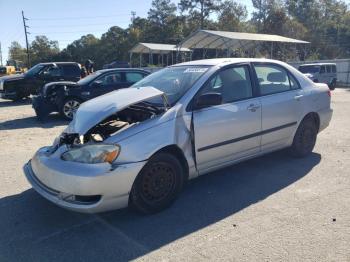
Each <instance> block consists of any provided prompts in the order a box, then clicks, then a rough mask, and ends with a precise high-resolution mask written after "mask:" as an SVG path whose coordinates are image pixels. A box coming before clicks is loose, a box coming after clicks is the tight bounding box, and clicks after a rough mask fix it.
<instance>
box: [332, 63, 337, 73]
mask: <svg viewBox="0 0 350 262" xmlns="http://www.w3.org/2000/svg"><path fill="white" fill-rule="evenodd" d="M336 72H337V67H336V66H335V65H332V73H336Z"/></svg>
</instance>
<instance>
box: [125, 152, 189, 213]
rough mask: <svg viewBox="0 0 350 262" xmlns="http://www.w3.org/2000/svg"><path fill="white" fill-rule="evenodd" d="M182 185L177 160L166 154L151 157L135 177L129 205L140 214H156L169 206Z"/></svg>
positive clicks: (182, 172)
mask: <svg viewBox="0 0 350 262" xmlns="http://www.w3.org/2000/svg"><path fill="white" fill-rule="evenodd" d="M183 185H184V170H183V167H182V165H181V163H180V162H179V160H178V159H177V158H176V157H175V156H173V155H171V154H168V153H159V154H156V155H155V156H153V157H152V158H151V159H150V160H149V162H148V163H147V164H146V165H145V166H144V168H143V169H142V170H141V172H140V173H139V175H138V176H137V178H136V180H135V182H134V184H133V187H132V189H131V192H130V205H131V207H133V208H134V209H136V210H137V211H139V212H142V213H156V212H159V211H161V210H162V209H164V208H166V207H168V206H170V205H171V204H172V203H173V201H174V200H175V199H176V197H177V195H178V194H179V192H180V191H181V189H182V187H183Z"/></svg>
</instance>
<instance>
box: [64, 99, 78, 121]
mask: <svg viewBox="0 0 350 262" xmlns="http://www.w3.org/2000/svg"><path fill="white" fill-rule="evenodd" d="M70 103H71V107H74V108H75V109H74V110H73V109H72V110H73V111H71V113H68V109H67V105H68V104H70ZM81 103H82V101H81V100H80V99H79V98H76V97H68V98H66V99H65V100H64V101H63V103H62V104H61V106H60V114H61V116H62V117H63V118H64V119H66V120H72V119H73V113H74V112H75V111H76V110H77V109H78V107H79V106H80V104H81Z"/></svg>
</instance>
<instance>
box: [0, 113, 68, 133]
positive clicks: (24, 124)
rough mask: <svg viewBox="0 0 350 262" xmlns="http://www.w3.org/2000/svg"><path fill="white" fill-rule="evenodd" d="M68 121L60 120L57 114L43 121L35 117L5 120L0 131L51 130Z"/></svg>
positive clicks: (0, 124)
mask: <svg viewBox="0 0 350 262" xmlns="http://www.w3.org/2000/svg"><path fill="white" fill-rule="evenodd" d="M68 124H69V121H65V120H62V118H61V117H60V115H59V114H51V115H49V116H48V117H47V118H46V119H45V121H39V120H38V119H37V117H36V116H31V117H25V118H18V119H12V120H7V121H5V122H1V123H0V130H12V129H22V128H32V127H42V128H52V127H55V126H63V125H68Z"/></svg>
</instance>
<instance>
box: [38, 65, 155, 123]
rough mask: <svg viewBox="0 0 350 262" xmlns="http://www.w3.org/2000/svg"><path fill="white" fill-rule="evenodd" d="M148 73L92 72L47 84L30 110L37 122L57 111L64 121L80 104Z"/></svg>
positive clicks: (133, 71)
mask: <svg viewBox="0 0 350 262" xmlns="http://www.w3.org/2000/svg"><path fill="white" fill-rule="evenodd" d="M147 75H149V72H147V71H145V70H140V69H105V70H99V71H96V72H94V73H92V74H90V75H88V76H87V77H85V78H83V79H81V80H79V81H78V82H66V81H62V82H51V83H48V84H46V85H45V86H44V87H43V88H42V89H41V91H40V92H39V94H38V95H37V96H34V97H33V98H32V103H33V108H34V110H35V113H36V115H37V116H38V118H39V119H44V118H45V117H46V116H47V115H48V114H50V113H51V112H59V113H60V114H61V115H62V117H64V118H65V119H67V120H71V119H72V118H73V114H74V113H75V111H76V110H77V109H78V107H79V106H80V104H81V103H83V102H85V101H87V100H90V99H92V98H95V97H97V96H100V95H103V94H106V93H108V92H111V91H114V90H117V89H120V88H126V87H129V86H131V85H133V84H135V83H136V82H137V81H139V80H141V79H142V78H144V77H145V76H147Z"/></svg>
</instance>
